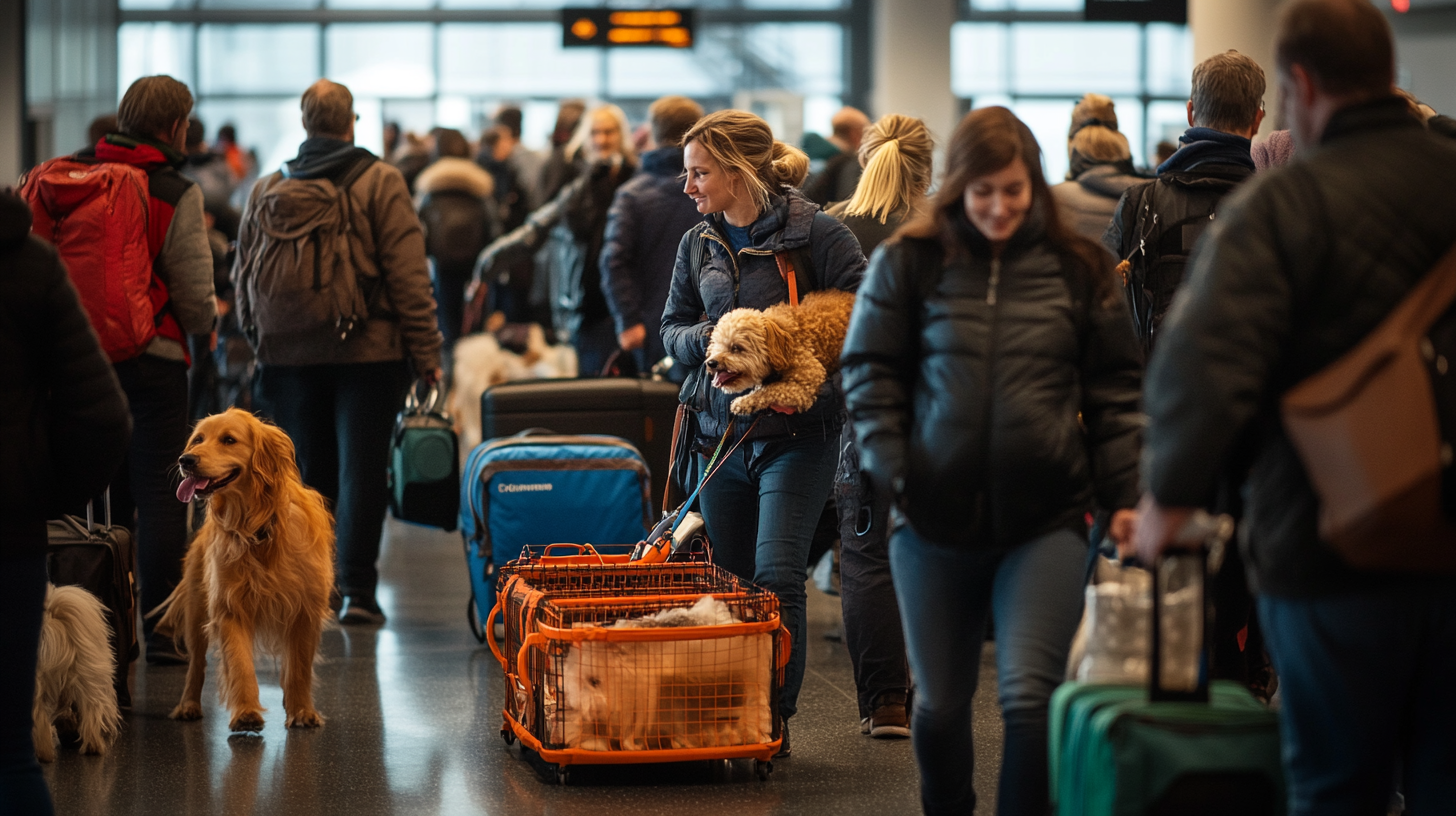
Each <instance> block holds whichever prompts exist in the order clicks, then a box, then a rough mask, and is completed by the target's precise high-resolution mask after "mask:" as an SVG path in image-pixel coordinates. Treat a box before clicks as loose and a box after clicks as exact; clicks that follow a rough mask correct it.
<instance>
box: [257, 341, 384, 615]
mask: <svg viewBox="0 0 1456 816" xmlns="http://www.w3.org/2000/svg"><path fill="white" fill-rule="evenodd" d="M255 387H256V389H257V393H256V395H255V397H256V399H257V401H258V406H259V408H260V409H261V410H262V411H263V413H264V415H266V416H268V417H269V418H271V419H272V420H273V421H274V422H277V423H278V426H279V427H280V428H282V429H283V430H284V431H286V432H287V433H288V435H289V436H290V437H292V438H293V445H294V448H295V449H296V451H297V459H298V469H299V471H300V472H301V473H302V475H303V481H304V484H307V485H308V486H309V487H312V488H313V489H314V490H317V491H318V492H320V493H322V494H323V496H324V498H325V499H328V501H329V508H330V509H331V510H332V511H333V513H334V534H335V536H336V539H337V546H338V549H337V552H336V555H335V564H336V565H337V566H336V574H335V576H334V580H335V583H337V585H338V588H339V593H340V594H342V595H353V596H356V597H361V598H369V599H372V598H373V597H374V590H375V585H376V584H378V582H379V571H378V568H377V566H376V562H377V561H378V560H379V541H380V538H381V537H382V536H383V534H384V511H385V507H386V506H387V505H388V502H389V487H388V481H387V476H386V474H387V472H388V469H389V440H390V437H391V436H392V435H393V433H394V419H395V415H396V414H398V413H399V411H400V409H402V408H403V407H404V395H405V391H406V390H407V389H408V387H409V368H408V366H407V365H406V364H405V362H404V361H402V360H396V361H393V362H383V363H352V364H342V365H315V366H279V365H268V366H259V367H258V374H257V379H256V380H255Z"/></svg>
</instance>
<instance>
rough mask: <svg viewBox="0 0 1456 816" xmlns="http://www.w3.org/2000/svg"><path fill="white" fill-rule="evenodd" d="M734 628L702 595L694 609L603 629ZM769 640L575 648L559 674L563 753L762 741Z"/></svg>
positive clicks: (590, 643)
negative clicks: (571, 749) (568, 748)
mask: <svg viewBox="0 0 1456 816" xmlns="http://www.w3.org/2000/svg"><path fill="white" fill-rule="evenodd" d="M739 622H740V621H739V620H738V619H737V618H735V617H734V616H733V613H732V611H731V610H730V609H729V608H728V605H727V604H725V603H723V602H722V601H720V600H717V599H716V598H713V597H712V596H711V595H704V596H703V597H702V598H701V599H699V600H698V602H697V603H696V604H694V605H693V606H691V607H682V608H674V609H666V610H663V611H661V612H657V613H654V614H651V615H646V616H643V617H641V618H633V619H628V620H620V621H617V622H616V623H615V624H613V625H612V626H611V627H610V628H615V629H644V628H664V627H684V626H724V625H729V624H734V623H739ZM771 637H772V636H771V635H768V634H759V635H745V636H739V637H731V638H709V639H685V640H668V641H651V642H646V641H601V640H584V641H581V642H579V643H576V644H574V645H573V646H572V647H571V648H570V650H569V651H568V652H567V654H566V658H565V660H564V661H563V663H562V671H561V684H562V698H563V700H562V702H563V703H564V706H563V708H564V713H565V733H564V737H565V742H566V744H567V745H569V746H572V747H577V748H582V749H585V750H588V751H609V750H613V749H614V744H615V745H616V746H620V750H623V751H639V750H643V749H647V748H699V747H707V746H716V745H747V744H754V743H759V742H767V741H768V739H769V733H770V731H771V730H772V713H771V709H770V707H769V699H768V693H769V682H768V681H769V677H770V673H771V671H772V667H771V663H772V659H773V646H772V640H771Z"/></svg>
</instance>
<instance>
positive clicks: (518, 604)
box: [484, 547, 789, 784]
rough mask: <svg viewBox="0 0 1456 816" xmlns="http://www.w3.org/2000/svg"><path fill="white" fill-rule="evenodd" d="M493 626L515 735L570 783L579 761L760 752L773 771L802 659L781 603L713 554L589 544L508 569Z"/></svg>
mask: <svg viewBox="0 0 1456 816" xmlns="http://www.w3.org/2000/svg"><path fill="white" fill-rule="evenodd" d="M497 597H498V601H497V604H496V606H495V608H494V609H493V610H492V611H491V613H490V615H489V618H488V620H487V621H486V626H485V627H484V628H485V631H486V632H487V633H491V632H492V631H493V629H492V625H491V624H492V623H493V621H494V619H495V618H496V617H498V616H499V617H501V618H502V619H503V620H504V624H505V625H504V630H505V640H504V649H502V646H501V644H498V643H497V642H496V641H495V639H494V638H493V637H491V638H490V640H489V642H490V646H491V650H492V651H493V652H494V653H495V656H496V659H497V660H498V661H500V664H501V668H502V671H503V674H504V679H505V684H506V695H505V700H506V702H505V708H504V710H503V712H502V718H503V724H502V728H501V736H502V737H503V738H504V739H505V741H506V743H507V744H511V743H514V742H516V741H517V740H519V741H520V743H521V745H522V748H523V749H524V750H525V751H528V752H529V755H533V756H534V757H536V758H539V761H540V763H541V764H543V765H544V767H545V769H546V771H547V772H548V773H550V774H553V775H554V776H555V778H556V780H557V781H559V782H561V783H562V784H565V783H566V782H567V780H568V779H569V777H570V769H571V767H572V766H574V765H584V764H624V763H655V762H680V761H692V760H707V759H737V758H748V759H753V760H754V770H755V772H756V773H757V774H758V776H759V778H760V779H767V778H768V775H769V773H770V772H771V771H772V769H773V765H772V762H771V760H772V757H773V755H774V754H775V753H776V752H777V751H778V748H779V745H780V740H781V737H782V732H781V728H782V725H781V722H780V720H779V716H778V706H777V704H776V701H777V699H778V694H779V688H780V686H781V685H782V682H783V670H784V666H785V665H786V664H787V660H788V655H789V642H788V630H787V629H786V628H785V627H784V626H783V623H782V621H781V619H780V616H779V603H778V598H777V597H776V596H775V595H774V594H773V593H772V592H769V591H767V590H765V589H762V588H760V587H757V586H754V585H752V584H750V583H748V582H745V581H742V580H740V579H738V578H736V577H734V576H733V575H732V574H730V573H728V572H727V571H725V570H723V569H722V568H720V567H716V566H714V565H712V564H707V563H691V562H690V563H665V564H643V563H640V562H628V561H626V560H625V557H624V556H616V557H614V556H602V555H598V554H597V553H596V552H595V550H593V549H592V548H590V547H579V548H578V551H577V552H576V553H574V554H572V555H566V556H541V557H537V558H531V559H526V560H521V561H516V562H513V563H511V564H509V565H507V566H506V567H504V568H502V570H501V573H500V591H499V593H498V595H497Z"/></svg>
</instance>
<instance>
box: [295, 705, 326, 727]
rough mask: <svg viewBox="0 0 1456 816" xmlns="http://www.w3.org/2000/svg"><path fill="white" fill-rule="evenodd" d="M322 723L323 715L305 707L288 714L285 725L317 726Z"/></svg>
mask: <svg viewBox="0 0 1456 816" xmlns="http://www.w3.org/2000/svg"><path fill="white" fill-rule="evenodd" d="M323 724H324V715H322V714H320V713H318V712H317V711H314V710H313V709H311V708H306V709H304V710H303V711H297V712H294V713H292V714H289V715H288V722H287V726H288V727H289V728H318V727H319V726H321V725H323Z"/></svg>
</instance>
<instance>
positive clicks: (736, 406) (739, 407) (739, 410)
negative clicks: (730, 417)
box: [728, 394, 768, 416]
mask: <svg viewBox="0 0 1456 816" xmlns="http://www.w3.org/2000/svg"><path fill="white" fill-rule="evenodd" d="M760 402H762V400H758V399H754V395H753V394H749V395H748V396H745V397H739V398H738V399H736V400H733V402H732V404H730V405H729V406H728V408H729V410H731V411H732V412H733V413H735V414H738V415H739V416H748V415H749V414H752V413H756V412H758V411H761V410H763V409H764V408H766V407H768V406H766V405H760V404H759V403H760Z"/></svg>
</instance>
